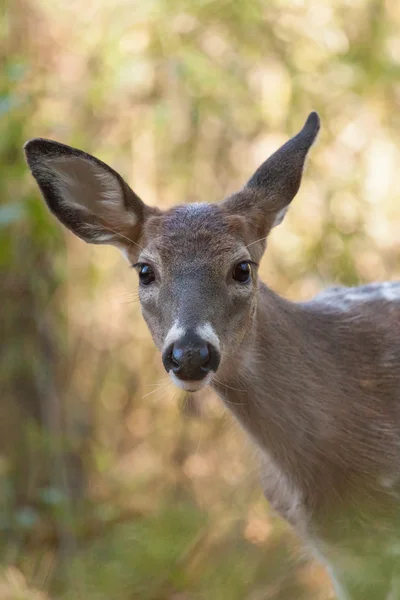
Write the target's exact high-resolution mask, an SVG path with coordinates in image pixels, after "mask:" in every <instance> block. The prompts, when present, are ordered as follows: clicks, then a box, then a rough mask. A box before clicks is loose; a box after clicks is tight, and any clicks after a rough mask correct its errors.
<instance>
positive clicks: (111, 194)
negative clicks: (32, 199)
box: [48, 157, 138, 225]
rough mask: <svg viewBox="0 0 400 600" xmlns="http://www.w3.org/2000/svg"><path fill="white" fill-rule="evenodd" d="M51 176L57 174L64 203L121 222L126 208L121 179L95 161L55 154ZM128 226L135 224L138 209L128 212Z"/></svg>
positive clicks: (49, 168) (50, 164)
mask: <svg viewBox="0 0 400 600" xmlns="http://www.w3.org/2000/svg"><path fill="white" fill-rule="evenodd" d="M48 171H49V175H50V176H51V173H52V172H53V173H57V177H55V178H54V185H55V187H56V188H57V189H58V193H59V196H60V202H61V203H62V204H63V205H64V206H66V207H69V208H70V209H75V210H82V211H84V212H87V213H88V214H92V215H97V216H98V218H100V219H101V218H103V219H104V220H111V221H116V222H118V220H119V219H121V209H123V203H124V202H123V190H122V189H121V184H120V182H119V181H118V179H117V178H116V177H115V176H113V175H112V174H111V173H109V172H108V171H106V170H104V169H101V168H100V167H99V166H98V165H97V164H96V163H95V162H93V161H85V160H82V159H78V158H76V157H69V158H66V157H55V158H51V159H50V160H49V161H48ZM124 221H125V223H126V224H127V225H128V224H129V225H135V224H136V223H137V221H138V217H137V216H136V215H135V213H134V212H128V211H127V213H126V214H124Z"/></svg>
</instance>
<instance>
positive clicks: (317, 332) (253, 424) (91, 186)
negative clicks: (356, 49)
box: [24, 112, 400, 600]
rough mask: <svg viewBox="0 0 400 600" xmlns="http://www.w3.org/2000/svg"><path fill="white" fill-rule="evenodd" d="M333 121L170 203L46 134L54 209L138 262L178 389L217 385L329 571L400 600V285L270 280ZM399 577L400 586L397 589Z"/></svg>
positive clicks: (268, 482)
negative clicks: (191, 198)
mask: <svg viewBox="0 0 400 600" xmlns="http://www.w3.org/2000/svg"><path fill="white" fill-rule="evenodd" d="M319 129H320V118H319V116H318V114H317V113H316V112H311V113H310V115H309V116H308V118H307V120H306V122H305V124H304V126H303V128H302V129H301V130H300V132H299V133H297V134H296V135H294V137H292V138H291V139H289V140H288V141H287V142H286V143H285V144H284V145H283V146H281V147H280V148H279V149H278V150H277V151H276V152H275V153H274V154H272V155H271V156H270V157H269V158H267V160H266V161H265V162H264V163H262V164H261V166H260V167H259V168H258V169H257V170H256V171H255V173H254V174H253V175H252V176H251V177H250V179H249V180H248V182H247V183H246V184H245V185H244V186H243V188H242V189H241V190H239V191H238V192H236V193H233V194H232V195H230V196H228V197H227V198H225V199H223V200H222V201H218V202H214V203H208V202H199V203H189V204H183V205H178V206H174V207H172V208H168V209H167V210H161V209H159V208H157V207H154V206H149V205H146V204H145V203H144V202H143V201H142V200H141V199H140V198H139V196H137V195H136V194H135V193H134V192H133V191H132V190H131V188H130V187H129V186H128V184H127V183H126V182H125V180H124V179H123V178H122V177H121V175H119V174H118V173H117V172H116V171H115V170H114V169H112V168H111V167H110V166H108V165H107V164H105V163H104V162H102V161H101V160H99V159H97V158H95V157H93V156H91V155H90V154H87V153H85V152H83V151H81V150H78V149H75V148H72V147H69V146H67V145H64V144H61V143H58V142H55V141H51V140H47V139H42V138H35V139H32V140H30V141H28V142H27V143H26V144H25V146H24V149H25V156H26V160H27V163H28V166H29V168H30V170H31V172H32V175H33V177H34V178H35V180H36V182H37V184H38V186H39V188H40V191H41V194H42V195H43V197H44V200H45V201H46V203H47V206H48V208H49V209H50V211H51V212H52V213H53V214H54V215H55V216H56V217H57V218H58V219H59V221H61V223H62V224H63V225H64V226H65V227H67V228H68V229H69V230H71V231H72V232H73V233H74V234H76V235H77V236H79V237H80V238H81V239H83V240H84V241H86V242H89V243H92V244H111V245H114V246H116V247H117V248H118V249H119V250H121V251H122V253H123V254H124V255H125V257H126V258H127V259H128V261H129V263H130V265H131V266H133V268H134V269H135V270H136V271H137V273H138V278H139V298H140V304H141V311H142V314H143V317H144V319H145V321H146V323H147V325H148V328H149V330H150V333H151V336H152V338H153V340H154V343H155V345H156V347H157V348H158V349H159V350H160V352H161V356H162V362H163V365H164V367H165V370H166V371H167V373H168V374H169V376H170V378H171V379H172V381H173V382H174V384H175V385H176V386H178V387H179V388H181V389H183V390H185V391H187V392H196V391H199V390H201V389H203V388H205V387H206V386H210V387H211V388H212V389H213V390H214V391H215V392H216V394H217V395H218V396H219V398H220V399H221V400H222V402H223V403H225V405H226V407H227V409H228V410H229V411H231V412H232V413H233V415H234V417H235V420H237V421H238V422H239V424H240V425H241V427H242V428H243V429H244V430H245V432H246V433H247V434H248V436H249V438H250V439H251V440H252V442H253V443H254V447H255V448H256V450H257V454H258V455H259V459H260V461H259V462H260V481H261V485H262V488H263V491H264V494H265V496H266V498H267V500H268V502H269V503H270V505H271V507H272V508H273V509H274V510H275V511H277V512H278V513H279V514H280V515H281V516H282V518H284V519H285V520H286V521H287V522H288V523H289V524H290V525H291V526H292V527H293V529H294V531H295V532H296V533H297V535H298V536H299V537H300V539H302V540H303V543H304V546H305V547H307V548H309V549H311V551H312V552H313V553H314V555H315V556H316V558H317V559H318V560H319V561H321V562H322V563H323V564H324V565H325V567H326V568H327V570H328V572H329V574H330V577H331V579H332V582H333V586H334V589H335V593H336V594H337V597H338V598H340V599H341V600H345V599H346V600H361V599H363V600H372V599H374V600H377V599H384V598H391V599H392V600H393V599H395V598H400V586H399V579H400V282H384V283H370V284H364V285H360V286H357V287H344V286H337V285H336V286H335V287H332V288H328V289H325V290H323V291H322V292H319V293H318V294H317V295H316V296H315V297H314V298H312V299H311V300H307V301H301V302H292V301H288V300H286V299H285V298H283V297H281V296H280V295H278V294H277V293H275V292H274V291H273V290H271V289H270V288H269V287H268V286H267V285H265V284H264V283H263V282H262V281H261V280H260V278H259V276H258V268H259V264H260V260H261V258H262V256H263V254H264V251H265V249H266V245H267V240H268V236H269V234H270V232H271V230H272V229H273V228H274V227H275V226H277V225H279V223H281V221H282V220H283V218H284V216H285V213H286V212H287V210H288V208H289V205H290V204H291V202H292V200H293V198H294V197H295V196H296V194H297V192H298V190H299V187H300V183H301V179H302V175H303V171H304V166H305V161H306V158H307V155H308V152H309V150H310V148H311V146H312V145H313V143H314V141H315V140H316V138H317V135H318V132H319ZM396 585H397V586H398V587H397V591H396Z"/></svg>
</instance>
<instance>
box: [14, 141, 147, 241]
mask: <svg viewBox="0 0 400 600" xmlns="http://www.w3.org/2000/svg"><path fill="white" fill-rule="evenodd" d="M24 150H25V155H26V160H27V163H28V165H29V168H30V170H31V171H32V174H33V176H34V178H35V179H36V181H37V183H38V185H39V188H40V190H41V192H42V194H43V197H44V199H45V200H46V203H47V205H48V207H49V209H50V210H51V212H52V213H54V215H55V216H56V217H57V218H58V219H59V220H60V221H61V223H63V224H64V225H65V226H66V227H68V229H70V230H71V231H72V232H73V233H75V234H76V235H77V236H79V237H80V238H82V239H83V240H85V241H86V242H90V243H92V244H114V245H116V246H118V247H127V246H129V245H130V244H131V243H133V244H135V243H136V240H137V238H138V237H139V236H140V230H141V224H142V222H143V220H144V218H145V216H146V213H147V212H150V210H151V209H150V208H148V207H147V206H146V205H145V204H144V203H143V202H142V200H140V198H139V197H138V196H136V194H135V193H134V192H133V191H132V190H131V189H130V188H129V186H128V185H127V184H126V183H125V181H124V180H123V179H122V177H121V176H120V175H119V174H118V173H116V171H114V170H113V169H112V168H111V167H109V166H108V165H106V164H105V163H103V162H102V161H100V160H98V159H97V158H95V157H94V156H91V155H90V154H86V152H82V151H80V150H76V149H75V148H71V147H70V146H65V145H64V144H59V143H58V142H53V141H50V140H44V139H41V138H36V139H33V140H30V141H29V142H27V143H26V144H25V147H24Z"/></svg>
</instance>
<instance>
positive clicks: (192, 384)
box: [169, 371, 212, 392]
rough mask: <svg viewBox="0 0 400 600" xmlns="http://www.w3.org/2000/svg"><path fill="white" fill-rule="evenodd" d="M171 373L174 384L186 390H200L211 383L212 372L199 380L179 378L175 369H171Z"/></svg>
mask: <svg viewBox="0 0 400 600" xmlns="http://www.w3.org/2000/svg"><path fill="white" fill-rule="evenodd" d="M169 374H170V376H171V379H172V381H173V382H174V384H175V385H176V386H177V387H179V388H181V389H182V390H185V392H198V391H199V390H202V389H203V388H205V387H206V386H207V385H209V383H210V382H211V378H212V373H207V375H206V376H205V377H204V379H200V380H199V381H183V380H182V379H179V377H177V376H176V375H175V373H174V372H173V371H170V372H169Z"/></svg>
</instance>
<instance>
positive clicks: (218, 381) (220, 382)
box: [213, 375, 246, 392]
mask: <svg viewBox="0 0 400 600" xmlns="http://www.w3.org/2000/svg"><path fill="white" fill-rule="evenodd" d="M213 380H214V381H215V382H216V383H219V385H223V386H224V387H226V388H229V389H230V390H234V391H235V392H246V390H243V389H240V388H234V387H232V386H231V385H227V384H226V383H222V381H220V380H219V379H217V378H216V377H215V375H214V376H213Z"/></svg>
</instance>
